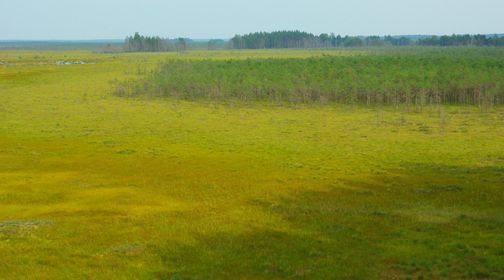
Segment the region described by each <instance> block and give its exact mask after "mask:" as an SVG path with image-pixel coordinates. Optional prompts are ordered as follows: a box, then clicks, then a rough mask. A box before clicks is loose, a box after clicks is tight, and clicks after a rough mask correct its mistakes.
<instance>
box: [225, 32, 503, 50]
mask: <svg viewBox="0 0 504 280" xmlns="http://www.w3.org/2000/svg"><path fill="white" fill-rule="evenodd" d="M410 45H419V46H504V36H497V35H494V36H488V35H451V36H430V37H420V38H418V39H412V38H410V37H406V36H403V37H397V36H383V37H380V36H368V37H356V36H345V37H342V36H341V35H334V33H331V34H326V33H323V34H320V35H314V34H311V33H307V32H301V31H277V32H271V33H268V32H256V33H250V34H247V35H236V36H234V37H233V38H232V39H231V40H230V42H229V47H230V48H232V49H276V48H337V47H365V46H370V47H373V46H410Z"/></svg>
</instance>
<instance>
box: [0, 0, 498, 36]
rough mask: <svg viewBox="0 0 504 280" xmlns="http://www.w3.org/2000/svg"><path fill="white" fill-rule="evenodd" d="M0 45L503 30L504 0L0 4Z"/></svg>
mask: <svg viewBox="0 0 504 280" xmlns="http://www.w3.org/2000/svg"><path fill="white" fill-rule="evenodd" d="M0 1H1V3H0V11H1V15H0V40H16V39H122V38H124V37H125V36H126V35H130V34H132V33H134V32H135V31H138V32H140V33H142V34H146V35H160V36H163V37H171V38H172V37H179V36H184V37H191V38H229V37H232V36H233V35H235V34H242V33H248V32H252V31H274V30H294V29H299V30H303V31H308V32H313V33H317V34H319V33H322V32H327V33H329V32H335V33H336V34H342V35H371V34H377V35H386V34H392V35H401V34H452V33H473V34H474V33H504V16H503V14H504V0H332V1H331V0H277V1H274V0H213V1H203V0H178V1H171V0H169V1H162V0H134V1H132V0H11V1H9V0H0Z"/></svg>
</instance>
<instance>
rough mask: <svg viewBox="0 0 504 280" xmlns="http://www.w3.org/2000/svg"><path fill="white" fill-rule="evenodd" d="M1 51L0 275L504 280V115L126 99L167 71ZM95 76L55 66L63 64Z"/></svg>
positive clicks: (134, 61) (104, 58) (110, 57)
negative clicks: (120, 85) (140, 80)
mask: <svg viewBox="0 0 504 280" xmlns="http://www.w3.org/2000/svg"><path fill="white" fill-rule="evenodd" d="M324 54H330V55H341V56H347V55H368V53H367V52H366V51H365V50H359V51H328V50H317V51H303V50H292V51H286V50H271V51H261V50H259V51H212V52H206V51H194V52H187V53H183V54H178V53H168V54H145V53H137V54H99V53H92V52H83V51H0V62H2V64H1V65H0V263H1V265H0V278H2V279H285V278H293V279H297V278H300V279H422V278H424V279H504V265H503V264H504V107H503V106H493V107H490V108H486V109H485V110H481V108H479V107H478V106H459V105H450V106H437V105H432V106H426V107H424V108H423V109H422V110H421V111H418V110H416V109H415V108H414V107H411V108H410V107H405V106H398V107H397V106H363V105H342V104H328V105H325V106H319V105H315V104H313V105H296V106H274V105H272V104H268V103H260V102H259V103H250V104H233V103H231V104H222V103H211V102H190V101H182V100H177V99H173V98H146V97H137V98H121V97H118V96H116V95H114V94H113V91H114V83H113V82H111V81H114V80H126V79H132V78H136V77H139V76H141V75H143V73H144V72H145V71H148V70H150V69H153V68H154V67H156V65H157V64H158V63H159V62H161V61H164V60H167V59H174V58H181V57H182V58H185V59H208V58H210V59H243V58H247V57H254V58H257V57H264V58H265V57H312V56H322V55H324ZM61 59H63V60H72V61H73V60H84V61H87V62H92V63H93V64H86V65H56V63H55V61H57V60H61Z"/></svg>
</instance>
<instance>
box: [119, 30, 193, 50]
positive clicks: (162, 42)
mask: <svg viewBox="0 0 504 280" xmlns="http://www.w3.org/2000/svg"><path fill="white" fill-rule="evenodd" d="M189 43H190V40H189V39H186V38H177V39H172V40H170V39H163V38H161V37H158V36H154V37H149V36H142V35H140V34H138V32H137V33H135V35H133V36H129V37H126V40H125V41H124V50H125V51H127V52H168V51H185V50H187V49H188V47H189Z"/></svg>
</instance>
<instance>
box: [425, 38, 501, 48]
mask: <svg viewBox="0 0 504 280" xmlns="http://www.w3.org/2000/svg"><path fill="white" fill-rule="evenodd" d="M418 44H419V45H423V46H496V47H502V46H504V36H497V35H494V36H488V35H451V36H446V35H445V36H432V37H428V38H423V39H419V40H418Z"/></svg>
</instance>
